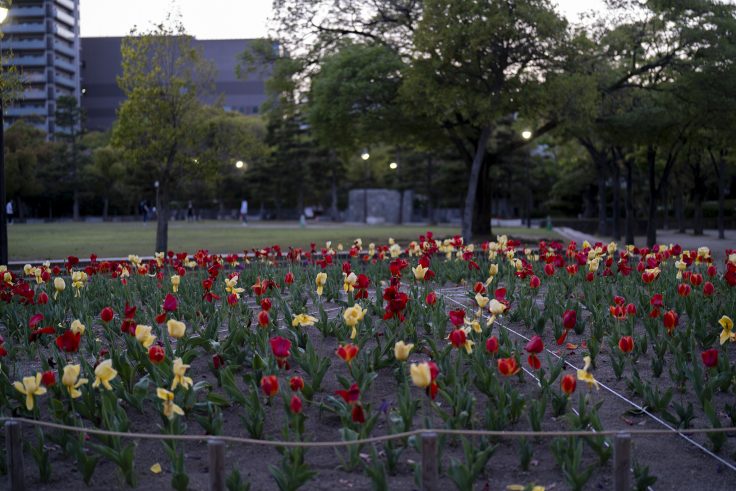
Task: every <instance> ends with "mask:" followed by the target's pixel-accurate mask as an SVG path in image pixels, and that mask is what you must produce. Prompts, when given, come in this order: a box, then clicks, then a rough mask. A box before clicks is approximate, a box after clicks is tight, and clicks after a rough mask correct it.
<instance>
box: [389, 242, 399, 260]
mask: <svg viewBox="0 0 736 491" xmlns="http://www.w3.org/2000/svg"><path fill="white" fill-rule="evenodd" d="M388 252H389V253H390V254H391V257H392V258H394V259H395V258H397V257H399V256H400V255H401V246H400V245H399V244H392V245H391V247H389V248H388Z"/></svg>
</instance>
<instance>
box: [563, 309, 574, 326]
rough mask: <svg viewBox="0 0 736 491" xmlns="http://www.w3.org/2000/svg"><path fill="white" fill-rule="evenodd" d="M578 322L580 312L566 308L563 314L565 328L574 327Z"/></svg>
mask: <svg viewBox="0 0 736 491" xmlns="http://www.w3.org/2000/svg"><path fill="white" fill-rule="evenodd" d="M577 323H578V313H577V312H576V311H574V310H566V311H565V312H564V313H563V314H562V327H564V328H565V329H573V328H574V327H575V325H576V324H577Z"/></svg>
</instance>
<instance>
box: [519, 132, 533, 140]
mask: <svg viewBox="0 0 736 491" xmlns="http://www.w3.org/2000/svg"><path fill="white" fill-rule="evenodd" d="M521 137H522V138H523V139H525V140H529V139H530V138H531V137H532V132H531V130H524V131H522V132H521Z"/></svg>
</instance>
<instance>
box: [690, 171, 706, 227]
mask: <svg viewBox="0 0 736 491" xmlns="http://www.w3.org/2000/svg"><path fill="white" fill-rule="evenodd" d="M691 168H692V170H693V234H694V235H703V199H704V197H705V183H704V182H703V180H704V178H703V172H702V167H701V165H700V160H698V159H696V161H695V162H694V163H693V164H692V165H691Z"/></svg>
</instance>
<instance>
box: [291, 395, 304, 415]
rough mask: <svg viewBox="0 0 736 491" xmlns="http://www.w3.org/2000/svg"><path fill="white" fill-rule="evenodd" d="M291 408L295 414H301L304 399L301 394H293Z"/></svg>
mask: <svg viewBox="0 0 736 491" xmlns="http://www.w3.org/2000/svg"><path fill="white" fill-rule="evenodd" d="M289 409H290V410H291V412H292V413H293V414H299V413H301V412H302V400H301V399H299V396H297V395H293V396H291V402H290V403H289Z"/></svg>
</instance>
